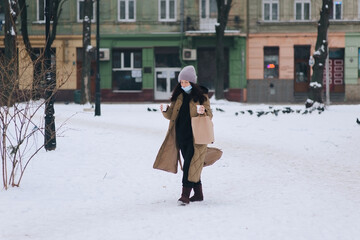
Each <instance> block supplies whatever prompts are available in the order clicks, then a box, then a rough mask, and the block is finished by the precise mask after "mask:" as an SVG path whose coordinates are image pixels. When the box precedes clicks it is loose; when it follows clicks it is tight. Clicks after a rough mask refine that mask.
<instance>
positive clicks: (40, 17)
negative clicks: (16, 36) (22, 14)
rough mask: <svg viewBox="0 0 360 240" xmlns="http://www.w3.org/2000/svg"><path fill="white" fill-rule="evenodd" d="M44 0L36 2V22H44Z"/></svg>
mask: <svg viewBox="0 0 360 240" xmlns="http://www.w3.org/2000/svg"><path fill="white" fill-rule="evenodd" d="M45 2H46V1H45V0H37V21H38V22H45Z"/></svg>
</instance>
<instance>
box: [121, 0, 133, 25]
mask: <svg viewBox="0 0 360 240" xmlns="http://www.w3.org/2000/svg"><path fill="white" fill-rule="evenodd" d="M135 9H136V7H135V0H119V1H118V16H119V18H118V20H119V21H122V22H125V21H126V22H131V21H135Z"/></svg>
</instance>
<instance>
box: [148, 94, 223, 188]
mask: <svg viewBox="0 0 360 240" xmlns="http://www.w3.org/2000/svg"><path fill="white" fill-rule="evenodd" d="M206 98H207V100H206V101H205V102H204V103H203V105H204V107H205V114H206V115H207V116H209V117H210V118H212V116H213V115H212V111H211V109H210V101H209V99H208V97H206ZM182 103H183V95H182V94H180V95H179V96H178V98H177V100H176V101H175V102H171V104H170V106H169V108H168V109H167V111H166V112H163V115H164V117H165V118H167V119H169V120H170V123H169V128H168V131H167V134H166V137H165V140H164V142H163V144H162V145H161V147H160V150H159V152H158V154H157V156H156V160H155V162H154V166H153V167H154V168H155V169H160V170H164V171H167V172H172V173H177V169H178V162H179V161H180V153H179V148H178V146H177V144H176V136H175V134H176V131H175V125H176V119H177V117H178V114H179V111H180V108H181V105H182ZM199 104H200V103H199V102H194V100H190V103H189V107H190V117H196V116H198V113H197V109H196V105H199ZM212 150H214V148H212ZM216 150H217V151H218V152H214V151H213V153H215V154H208V148H207V145H206V144H195V143H194V155H193V158H192V159H191V163H190V168H189V177H188V180H189V181H190V182H198V181H200V176H201V171H202V169H203V166H204V161H205V157H206V155H209V158H212V159H209V161H210V162H214V161H216V160H218V159H219V158H220V156H221V154H222V152H221V151H220V150H218V149H215V151H216ZM219 154H220V156H219ZM210 155H212V156H210ZM215 158H216V159H215Z"/></svg>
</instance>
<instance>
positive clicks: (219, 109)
mask: <svg viewBox="0 0 360 240" xmlns="http://www.w3.org/2000/svg"><path fill="white" fill-rule="evenodd" d="M216 111H219V112H225V111H224V110H222V109H221V108H216Z"/></svg>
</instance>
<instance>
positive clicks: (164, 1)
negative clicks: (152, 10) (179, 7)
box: [159, 0, 176, 21]
mask: <svg viewBox="0 0 360 240" xmlns="http://www.w3.org/2000/svg"><path fill="white" fill-rule="evenodd" d="M159 20H160V21H176V0H159Z"/></svg>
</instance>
